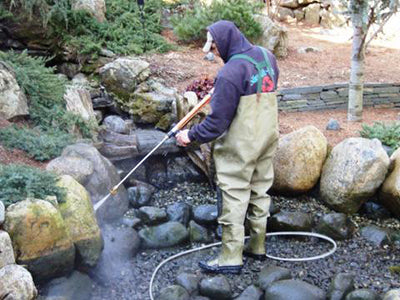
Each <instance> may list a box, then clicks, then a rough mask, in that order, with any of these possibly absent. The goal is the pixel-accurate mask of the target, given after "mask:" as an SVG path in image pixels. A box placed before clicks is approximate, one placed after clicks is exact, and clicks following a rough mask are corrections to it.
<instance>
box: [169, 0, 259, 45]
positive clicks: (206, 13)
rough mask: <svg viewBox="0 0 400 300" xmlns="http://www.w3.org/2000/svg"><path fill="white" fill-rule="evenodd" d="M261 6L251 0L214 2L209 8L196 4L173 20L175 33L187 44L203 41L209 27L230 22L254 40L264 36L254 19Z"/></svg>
mask: <svg viewBox="0 0 400 300" xmlns="http://www.w3.org/2000/svg"><path fill="white" fill-rule="evenodd" d="M260 5H262V3H255V2H254V1H249V0H225V1H223V0H213V2H212V3H211V4H210V5H209V6H207V5H205V4H202V3H196V4H194V7H193V9H192V10H186V12H185V14H183V15H177V16H175V17H173V18H172V19H171V21H172V24H173V26H174V33H175V34H176V36H177V37H178V38H179V39H180V40H182V41H185V42H192V41H203V40H205V38H206V30H207V29H206V28H207V26H209V25H211V24H212V23H214V22H216V21H219V20H228V21H232V22H234V23H235V25H236V26H237V27H238V28H239V29H240V30H241V32H242V33H243V34H244V35H245V36H246V37H247V38H248V39H250V40H254V39H257V38H258V37H260V36H261V34H262V29H261V25H260V24H259V23H258V22H257V21H256V20H255V19H254V17H253V14H255V13H257V12H258V11H259V10H260V7H261V6H260Z"/></svg>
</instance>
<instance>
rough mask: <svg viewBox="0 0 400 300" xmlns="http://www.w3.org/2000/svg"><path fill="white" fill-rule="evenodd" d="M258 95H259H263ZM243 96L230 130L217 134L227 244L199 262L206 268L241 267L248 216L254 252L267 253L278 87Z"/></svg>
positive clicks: (250, 249)
mask: <svg viewBox="0 0 400 300" xmlns="http://www.w3.org/2000/svg"><path fill="white" fill-rule="evenodd" d="M258 96H259V97H258ZM258 96H257V95H256V94H253V95H249V96H243V97H241V98H240V102H239V106H238V108H237V113H236V116H235V118H234V119H233V121H232V123H231V125H230V127H229V130H228V131H227V132H226V134H224V135H223V136H221V137H220V138H219V139H217V140H216V142H215V145H214V160H215V167H216V171H217V183H218V186H219V188H220V189H221V190H222V211H221V215H220V217H219V219H218V222H219V224H220V225H221V226H222V248H221V252H220V254H219V256H218V258H217V259H215V260H213V261H209V262H207V263H204V262H202V263H200V264H199V265H200V267H202V268H203V269H205V270H206V271H210V272H216V273H239V272H240V269H241V267H242V265H243V260H242V254H243V248H244V222H245V221H247V222H248V225H249V227H250V240H249V242H248V244H247V247H246V250H245V251H246V252H245V253H248V254H249V256H255V257H257V256H259V257H264V256H265V234H266V227H267V218H268V216H269V206H270V202H271V199H270V197H269V196H268V195H267V191H268V189H269V188H270V187H271V185H272V182H273V166H272V158H273V155H274V152H275V150H276V147H277V143H278V120H277V100H276V94H275V93H261V94H259V95H258Z"/></svg>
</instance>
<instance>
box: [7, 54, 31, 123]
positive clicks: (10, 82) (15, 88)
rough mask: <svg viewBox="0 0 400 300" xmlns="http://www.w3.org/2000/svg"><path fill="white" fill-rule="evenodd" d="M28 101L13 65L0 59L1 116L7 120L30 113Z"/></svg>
mask: <svg viewBox="0 0 400 300" xmlns="http://www.w3.org/2000/svg"><path fill="white" fill-rule="evenodd" d="M28 114H29V112H28V102H27V99H26V96H25V94H24V93H23V92H22V90H21V88H20V87H19V85H18V83H17V80H16V79H15V74H14V72H13V70H12V69H11V67H9V66H7V65H6V64H5V63H4V62H1V61H0V117H1V118H5V119H7V120H9V119H11V118H13V117H17V116H24V115H28Z"/></svg>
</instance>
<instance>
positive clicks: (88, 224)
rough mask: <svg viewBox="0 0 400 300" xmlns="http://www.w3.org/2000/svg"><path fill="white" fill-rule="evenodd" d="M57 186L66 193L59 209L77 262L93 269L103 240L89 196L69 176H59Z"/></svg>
mask: <svg viewBox="0 0 400 300" xmlns="http://www.w3.org/2000/svg"><path fill="white" fill-rule="evenodd" d="M57 185H58V186H60V187H63V188H65V189H66V191H67V195H66V201H65V202H64V203H61V204H60V206H59V207H60V208H59V209H60V212H61V215H62V216H63V218H64V222H65V225H66V227H67V229H68V230H69V234H70V237H71V239H72V241H73V242H74V245H75V249H76V255H77V259H78V262H79V263H80V264H81V265H83V266H88V267H93V266H95V265H96V263H97V261H98V260H99V258H100V255H101V251H102V249H103V239H102V237H101V232H100V228H99V226H98V225H97V220H96V216H95V214H94V211H93V206H92V202H91V200H90V195H89V193H88V192H87V191H86V189H85V188H84V187H83V186H82V185H80V184H79V182H77V181H76V180H75V179H74V178H72V177H71V176H69V175H64V176H61V178H60V180H59V181H58V183H57Z"/></svg>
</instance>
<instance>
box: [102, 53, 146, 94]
mask: <svg viewBox="0 0 400 300" xmlns="http://www.w3.org/2000/svg"><path fill="white" fill-rule="evenodd" d="M149 66H150V65H149V63H148V62H146V61H144V60H141V59H139V58H136V57H120V58H117V59H116V60H114V61H112V62H110V63H108V64H106V65H105V66H103V67H102V68H101V69H100V76H101V82H102V84H103V85H104V86H105V87H106V88H107V90H108V91H109V92H112V93H114V94H115V95H117V96H118V97H119V98H121V99H129V98H130V95H131V93H133V92H134V91H135V89H136V86H137V85H138V84H139V83H140V82H142V81H144V80H146V79H147V77H149V75H150V68H149Z"/></svg>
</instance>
